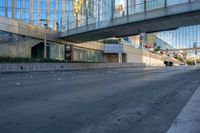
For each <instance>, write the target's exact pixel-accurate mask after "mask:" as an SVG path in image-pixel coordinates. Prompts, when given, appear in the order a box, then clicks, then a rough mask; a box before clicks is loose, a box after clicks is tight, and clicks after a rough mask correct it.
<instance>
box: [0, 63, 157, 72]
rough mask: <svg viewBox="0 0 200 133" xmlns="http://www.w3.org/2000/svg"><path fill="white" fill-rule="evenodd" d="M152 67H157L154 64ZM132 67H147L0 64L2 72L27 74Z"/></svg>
mask: <svg viewBox="0 0 200 133" xmlns="http://www.w3.org/2000/svg"><path fill="white" fill-rule="evenodd" d="M152 66H157V67H158V65H156V64H152ZM130 67H146V65H145V64H142V63H129V64H127V63H126V64H118V63H19V64H14V63H13V64H12V63H5V64H4V63H2V64H0V72H27V71H51V70H52V71H54V70H83V69H94V68H130Z"/></svg>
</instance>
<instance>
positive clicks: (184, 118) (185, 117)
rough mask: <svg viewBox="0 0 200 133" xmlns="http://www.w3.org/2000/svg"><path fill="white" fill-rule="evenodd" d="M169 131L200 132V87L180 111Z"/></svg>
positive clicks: (171, 132) (175, 132)
mask: <svg viewBox="0 0 200 133" xmlns="http://www.w3.org/2000/svg"><path fill="white" fill-rule="evenodd" d="M167 133H200V87H199V88H198V89H197V90H196V91H195V93H194V94H193V96H192V97H191V98H190V100H189V101H188V102H187V104H186V105H185V107H184V108H183V109H182V111H181V112H180V113H179V115H178V116H177V118H176V119H175V120H174V122H173V123H172V125H171V127H170V128H169V130H168V131H167Z"/></svg>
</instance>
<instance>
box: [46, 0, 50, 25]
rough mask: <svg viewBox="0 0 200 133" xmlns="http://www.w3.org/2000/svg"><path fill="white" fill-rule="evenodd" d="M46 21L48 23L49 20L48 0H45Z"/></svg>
mask: <svg viewBox="0 0 200 133" xmlns="http://www.w3.org/2000/svg"><path fill="white" fill-rule="evenodd" d="M46 20H47V21H46V23H47V24H48V25H49V20H50V0H46Z"/></svg>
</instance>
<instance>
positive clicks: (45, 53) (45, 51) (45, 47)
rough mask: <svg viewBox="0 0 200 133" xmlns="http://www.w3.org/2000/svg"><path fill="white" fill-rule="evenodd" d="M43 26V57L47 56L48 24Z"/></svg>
mask: <svg viewBox="0 0 200 133" xmlns="http://www.w3.org/2000/svg"><path fill="white" fill-rule="evenodd" d="M44 27H45V33H44V59H46V58H47V28H48V25H47V24H44Z"/></svg>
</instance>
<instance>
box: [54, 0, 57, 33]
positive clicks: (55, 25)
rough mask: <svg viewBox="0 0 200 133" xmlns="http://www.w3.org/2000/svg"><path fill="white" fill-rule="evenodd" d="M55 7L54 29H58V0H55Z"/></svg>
mask: <svg viewBox="0 0 200 133" xmlns="http://www.w3.org/2000/svg"><path fill="white" fill-rule="evenodd" d="M55 3H56V5H55V9H54V16H53V28H54V30H56V29H57V24H56V23H57V13H58V0H55Z"/></svg>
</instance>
